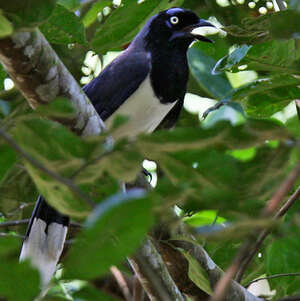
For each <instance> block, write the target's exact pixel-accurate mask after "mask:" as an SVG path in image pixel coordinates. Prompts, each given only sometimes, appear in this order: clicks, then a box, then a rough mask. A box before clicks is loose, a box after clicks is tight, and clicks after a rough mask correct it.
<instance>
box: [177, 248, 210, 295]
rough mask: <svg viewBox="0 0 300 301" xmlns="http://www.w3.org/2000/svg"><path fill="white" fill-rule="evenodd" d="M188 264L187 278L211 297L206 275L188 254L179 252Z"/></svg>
mask: <svg viewBox="0 0 300 301" xmlns="http://www.w3.org/2000/svg"><path fill="white" fill-rule="evenodd" d="M181 252H182V253H183V255H184V256H185V258H186V259H187V260H188V262H189V278H190V279H191V280H192V281H193V282H194V283H195V284H196V285H197V286H198V287H199V288H200V289H201V290H202V291H204V292H206V293H207V294H208V295H212V290H211V288H210V284H209V279H208V275H207V273H206V272H205V270H204V269H203V268H202V267H201V266H200V264H199V263H198V261H197V260H196V259H195V258H194V257H193V256H191V255H190V254H189V253H188V252H184V251H181Z"/></svg>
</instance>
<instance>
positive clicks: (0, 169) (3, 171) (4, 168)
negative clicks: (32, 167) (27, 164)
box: [0, 138, 17, 183]
mask: <svg viewBox="0 0 300 301" xmlns="http://www.w3.org/2000/svg"><path fill="white" fill-rule="evenodd" d="M0 139H1V138H0ZM0 153H1V156H0V183H1V181H2V180H3V179H4V178H5V176H6V175H7V173H8V171H9V170H10V168H11V167H12V166H13V165H14V164H15V163H16V161H17V155H16V153H15V151H14V150H13V149H12V148H11V147H10V146H8V145H7V144H2V143H0Z"/></svg>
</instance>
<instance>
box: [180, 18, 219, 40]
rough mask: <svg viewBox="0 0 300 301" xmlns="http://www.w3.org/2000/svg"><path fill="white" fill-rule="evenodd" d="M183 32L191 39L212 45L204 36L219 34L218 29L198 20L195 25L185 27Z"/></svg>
mask: <svg viewBox="0 0 300 301" xmlns="http://www.w3.org/2000/svg"><path fill="white" fill-rule="evenodd" d="M184 31H185V32H188V33H189V34H190V35H191V36H192V37H193V38H195V39H197V40H199V41H203V42H209V43H213V41H212V40H210V39H208V38H207V37H205V36H206V35H212V34H216V33H218V32H219V29H218V28H216V27H215V26H214V25H212V24H211V23H209V22H208V21H205V20H202V19H200V20H199V22H198V23H197V24H194V25H191V26H188V27H186V28H185V29H184Z"/></svg>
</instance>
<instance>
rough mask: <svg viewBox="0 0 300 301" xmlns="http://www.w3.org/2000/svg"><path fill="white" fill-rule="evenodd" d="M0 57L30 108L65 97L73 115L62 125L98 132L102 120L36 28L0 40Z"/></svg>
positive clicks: (91, 133) (87, 131)
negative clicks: (73, 116)
mask: <svg viewBox="0 0 300 301" xmlns="http://www.w3.org/2000/svg"><path fill="white" fill-rule="evenodd" d="M0 61H1V62H2V64H3V66H4V68H5V69H6V71H7V73H8V74H9V75H10V77H11V78H12V80H13V81H14V83H15V85H16V86H17V88H18V89H19V90H20V91H21V92H22V94H23V95H24V96H25V98H26V99H27V101H28V102H29V104H30V105H31V107H32V108H36V107H37V106H38V105H41V104H46V103H49V102H51V101H53V100H55V99H56V98H57V97H66V98H68V99H70V101H71V102H72V104H73V105H74V107H75V109H76V111H77V115H76V118H74V120H67V121H66V123H67V124H66V125H67V126H69V127H70V128H71V129H72V130H73V131H74V132H76V133H79V134H82V135H95V134H99V133H100V132H101V131H102V130H103V129H104V128H105V126H104V123H103V121H102V120H101V118H100V117H99V115H98V114H97V112H96V111H95V109H94V107H93V105H92V104H91V103H90V101H89V99H88V98H87V96H86V95H85V94H84V92H83V91H82V90H81V89H80V87H79V85H78V84H77V82H76V80H75V79H74V78H73V76H72V75H71V74H70V73H69V71H68V70H67V69H66V67H65V66H64V64H63V63H62V62H61V60H60V59H59V58H58V56H57V55H56V53H55V52H54V50H53V49H52V47H51V46H50V45H49V43H48V41H47V40H46V39H45V38H44V36H43V35H42V34H41V32H40V31H39V30H38V29H35V30H32V31H19V32H16V33H15V34H14V35H13V36H11V37H9V38H5V39H2V40H0Z"/></svg>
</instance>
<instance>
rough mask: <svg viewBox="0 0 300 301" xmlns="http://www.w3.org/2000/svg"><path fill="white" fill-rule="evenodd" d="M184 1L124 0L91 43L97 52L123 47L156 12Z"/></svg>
mask: <svg viewBox="0 0 300 301" xmlns="http://www.w3.org/2000/svg"><path fill="white" fill-rule="evenodd" d="M182 2H183V1H182V0H176V1H172V2H171V3H169V1H168V0H145V1H143V2H141V3H139V4H138V3H137V1H136V0H125V1H122V5H120V6H119V7H118V8H117V9H115V10H114V11H113V12H112V13H111V15H110V16H109V17H108V18H107V20H106V21H105V22H104V24H103V25H101V26H100V28H99V30H98V31H97V32H96V34H95V36H94V38H93V39H92V41H91V44H92V46H93V48H94V50H95V51H96V52H100V53H102V54H104V53H106V52H107V51H109V50H116V49H121V46H122V45H124V44H126V43H128V42H130V41H131V40H132V39H133V38H134V36H135V35H136V34H137V32H138V31H139V30H140V29H141V28H142V27H143V26H144V24H145V21H146V20H148V19H149V18H150V17H151V16H153V15H154V14H156V13H158V12H160V11H162V10H164V9H167V8H169V7H172V6H179V5H180V4H181V3H182Z"/></svg>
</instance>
